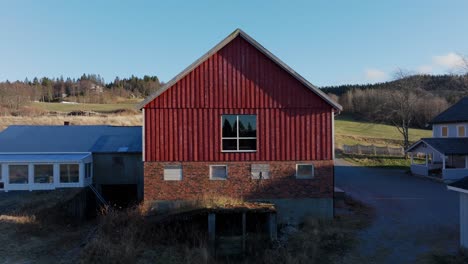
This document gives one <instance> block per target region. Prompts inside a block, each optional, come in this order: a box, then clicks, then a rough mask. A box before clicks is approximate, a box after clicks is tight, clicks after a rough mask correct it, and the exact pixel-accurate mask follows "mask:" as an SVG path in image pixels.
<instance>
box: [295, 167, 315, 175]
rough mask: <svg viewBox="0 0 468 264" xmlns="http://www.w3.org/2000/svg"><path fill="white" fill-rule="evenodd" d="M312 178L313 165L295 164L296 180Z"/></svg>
mask: <svg viewBox="0 0 468 264" xmlns="http://www.w3.org/2000/svg"><path fill="white" fill-rule="evenodd" d="M312 178H314V165H313V164H296V179H312Z"/></svg>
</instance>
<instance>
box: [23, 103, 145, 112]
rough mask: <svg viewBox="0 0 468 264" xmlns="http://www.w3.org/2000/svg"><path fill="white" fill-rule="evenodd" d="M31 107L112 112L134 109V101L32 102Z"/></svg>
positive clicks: (64, 110) (49, 109)
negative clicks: (100, 102) (94, 102)
mask: <svg viewBox="0 0 468 264" xmlns="http://www.w3.org/2000/svg"><path fill="white" fill-rule="evenodd" d="M31 105H32V106H33V107H37V108H41V109H43V110H46V111H55V112H72V111H80V110H81V111H95V112H112V111H115V110H118V109H135V105H136V102H131V101H130V102H129V101H125V102H122V103H115V104H63V103H44V102H33V103H32V104H31Z"/></svg>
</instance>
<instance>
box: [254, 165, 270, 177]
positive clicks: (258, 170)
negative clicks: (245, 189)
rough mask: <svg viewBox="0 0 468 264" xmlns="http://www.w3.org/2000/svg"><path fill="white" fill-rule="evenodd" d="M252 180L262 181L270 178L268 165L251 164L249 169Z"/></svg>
mask: <svg viewBox="0 0 468 264" xmlns="http://www.w3.org/2000/svg"><path fill="white" fill-rule="evenodd" d="M250 170H251V174H252V179H254V180H262V179H269V178H270V165H269V164H252V166H251V168H250Z"/></svg>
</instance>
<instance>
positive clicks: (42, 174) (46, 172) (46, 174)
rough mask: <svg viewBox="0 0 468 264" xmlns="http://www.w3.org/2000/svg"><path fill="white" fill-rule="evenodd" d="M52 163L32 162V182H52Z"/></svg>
mask: <svg viewBox="0 0 468 264" xmlns="http://www.w3.org/2000/svg"><path fill="white" fill-rule="evenodd" d="M53 182H54V165H52V164H34V183H53Z"/></svg>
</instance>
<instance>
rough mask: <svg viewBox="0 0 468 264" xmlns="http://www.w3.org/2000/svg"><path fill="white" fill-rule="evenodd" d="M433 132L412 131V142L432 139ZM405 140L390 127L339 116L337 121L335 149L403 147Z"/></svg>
mask: <svg viewBox="0 0 468 264" xmlns="http://www.w3.org/2000/svg"><path fill="white" fill-rule="evenodd" d="M431 135H432V131H431V130H424V129H410V141H411V142H415V141H417V140H419V139H420V138H422V137H431ZM402 142H403V140H402V136H401V134H400V133H399V132H398V130H397V129H396V128H395V127H393V126H390V125H385V124H375V123H370V122H363V121H357V120H355V119H353V118H352V117H350V116H346V115H342V116H338V117H337V120H336V121H335V147H336V148H337V149H342V148H343V144H347V145H355V144H362V145H372V144H373V145H376V146H394V147H397V146H398V147H399V146H401V144H402Z"/></svg>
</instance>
